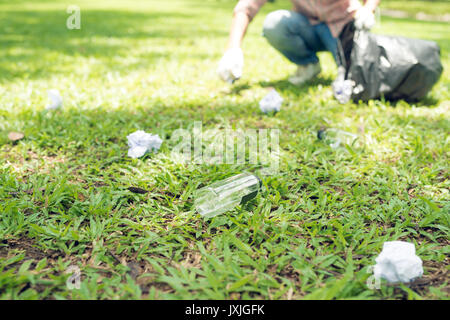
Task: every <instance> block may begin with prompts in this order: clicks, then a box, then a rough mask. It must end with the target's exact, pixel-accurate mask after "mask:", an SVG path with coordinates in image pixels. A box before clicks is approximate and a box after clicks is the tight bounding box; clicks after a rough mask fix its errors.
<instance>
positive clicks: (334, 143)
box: [317, 128, 360, 149]
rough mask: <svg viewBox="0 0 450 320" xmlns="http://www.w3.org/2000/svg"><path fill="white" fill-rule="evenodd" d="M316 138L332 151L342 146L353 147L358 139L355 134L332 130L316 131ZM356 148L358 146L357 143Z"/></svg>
mask: <svg viewBox="0 0 450 320" xmlns="http://www.w3.org/2000/svg"><path fill="white" fill-rule="evenodd" d="M317 138H318V139H319V140H322V141H325V143H326V144H328V145H329V146H330V147H331V148H333V149H337V148H339V147H340V146H343V145H349V146H353V145H354V144H355V143H356V142H357V141H358V139H359V137H358V136H357V135H356V134H353V133H350V132H347V131H343V130H339V129H334V128H329V129H320V130H319V131H317ZM356 146H360V144H359V143H357V145H356Z"/></svg>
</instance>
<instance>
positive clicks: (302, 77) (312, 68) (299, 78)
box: [288, 62, 322, 86]
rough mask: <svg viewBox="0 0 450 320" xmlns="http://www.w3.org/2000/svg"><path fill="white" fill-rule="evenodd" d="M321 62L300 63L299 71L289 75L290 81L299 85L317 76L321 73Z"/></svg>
mask: <svg viewBox="0 0 450 320" xmlns="http://www.w3.org/2000/svg"><path fill="white" fill-rule="evenodd" d="M320 71H322V70H321V68H320V63H319V62H317V63H310V64H307V65H300V66H298V68H297V71H295V73H294V74H293V75H291V76H290V77H289V79H288V80H289V82H290V83H292V84H293V85H295V86H299V85H301V84H303V83H305V82H306V81H309V80H311V79H313V78H315V77H316V76H317V75H318V74H319V73H320Z"/></svg>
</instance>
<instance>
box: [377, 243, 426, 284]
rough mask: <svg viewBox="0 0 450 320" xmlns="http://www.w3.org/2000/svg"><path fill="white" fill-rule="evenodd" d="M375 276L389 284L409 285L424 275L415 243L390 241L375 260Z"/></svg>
mask: <svg viewBox="0 0 450 320" xmlns="http://www.w3.org/2000/svg"><path fill="white" fill-rule="evenodd" d="M375 261H376V265H375V268H374V276H375V278H376V279H381V278H383V279H386V280H387V281H388V282H391V283H395V282H404V283H408V282H410V281H412V280H414V279H416V278H419V277H421V276H422V274H423V268H422V260H421V259H420V258H419V257H418V256H416V248H415V247H414V244H413V243H409V242H404V241H388V242H385V243H384V245H383V250H382V251H381V253H380V255H379V256H378V257H377V258H376V259H375Z"/></svg>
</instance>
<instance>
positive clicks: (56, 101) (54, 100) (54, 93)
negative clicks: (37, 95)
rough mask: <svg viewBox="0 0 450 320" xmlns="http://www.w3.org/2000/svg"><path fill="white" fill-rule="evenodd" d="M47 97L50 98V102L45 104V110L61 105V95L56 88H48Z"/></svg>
mask: <svg viewBox="0 0 450 320" xmlns="http://www.w3.org/2000/svg"><path fill="white" fill-rule="evenodd" d="M48 98H49V99H50V101H51V102H50V104H49V105H47V107H46V109H47V110H54V109H58V108H61V107H62V103H63V101H62V97H61V94H60V93H59V91H58V90H56V89H51V90H48Z"/></svg>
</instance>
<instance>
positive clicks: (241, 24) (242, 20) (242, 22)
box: [217, 0, 267, 83]
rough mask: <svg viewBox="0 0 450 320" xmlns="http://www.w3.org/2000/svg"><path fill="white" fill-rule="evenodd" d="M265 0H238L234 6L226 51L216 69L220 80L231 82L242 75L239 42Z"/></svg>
mask: <svg viewBox="0 0 450 320" xmlns="http://www.w3.org/2000/svg"><path fill="white" fill-rule="evenodd" d="M266 2H267V0H240V1H239V2H238V4H237V5H236V7H235V8H234V11H233V18H232V20H231V28H230V33H229V36H228V43H227V47H226V51H225V53H224V55H223V57H222V59H221V60H220V62H219V67H218V69H217V73H218V74H219V76H220V77H221V78H222V80H224V81H227V82H229V83H233V82H234V81H236V80H237V79H239V78H240V77H241V76H242V69H243V67H244V55H243V53H242V50H241V44H242V41H243V39H244V36H245V33H246V31H247V28H248V25H249V24H250V22H251V21H252V19H253V17H254V16H255V15H256V13H257V12H258V11H259V9H260V8H261V7H262V6H263V5H264V3H266Z"/></svg>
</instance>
